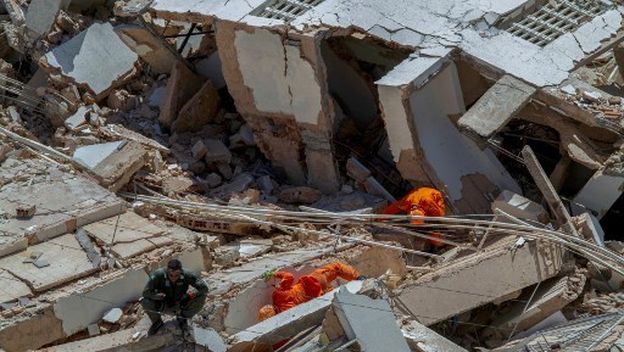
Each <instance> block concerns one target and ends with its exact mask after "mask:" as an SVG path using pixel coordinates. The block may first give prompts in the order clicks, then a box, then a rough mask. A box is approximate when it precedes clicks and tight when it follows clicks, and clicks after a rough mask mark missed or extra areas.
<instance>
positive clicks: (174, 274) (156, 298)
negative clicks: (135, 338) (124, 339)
mask: <svg viewBox="0 0 624 352" xmlns="http://www.w3.org/2000/svg"><path fill="white" fill-rule="evenodd" d="M189 286H191V287H193V288H194V290H193V289H189ZM207 293H208V286H206V283H205V282H204V281H203V280H202V279H201V278H200V277H199V276H198V275H195V274H194V273H192V272H190V271H188V270H185V269H183V268H182V263H181V262H180V261H179V260H177V259H173V260H170V261H169V263H167V269H162V268H161V269H158V270H155V271H154V272H153V273H152V274H151V275H150V278H149V281H148V282H147V285H146V286H145V289H144V290H143V299H142V301H141V305H143V309H144V310H145V312H146V313H147V315H148V316H149V318H150V320H151V321H152V326H151V327H150V328H149V331H148V333H147V334H148V335H150V336H151V335H154V334H155V333H156V332H158V330H159V329H160V328H161V327H162V326H163V321H162V318H161V316H160V315H161V313H163V312H175V313H176V315H177V320H178V325H179V326H180V329H182V331H185V332H186V331H187V330H188V320H189V319H191V318H192V317H193V316H194V315H195V314H197V313H199V311H200V310H201V309H202V307H203V306H204V303H205V301H206V294H207Z"/></svg>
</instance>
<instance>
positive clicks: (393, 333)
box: [332, 287, 410, 352]
mask: <svg viewBox="0 0 624 352" xmlns="http://www.w3.org/2000/svg"><path fill="white" fill-rule="evenodd" d="M332 308H333V312H334V314H335V315H336V317H337V318H338V321H339V322H340V325H341V326H342V329H343V330H344V332H345V336H346V337H347V339H348V341H352V340H357V343H358V344H359V345H360V348H361V349H362V350H365V351H381V350H386V349H388V350H390V351H405V352H407V351H410V349H409V347H408V346H407V342H406V341H405V339H404V338H403V334H402V333H401V330H400V329H399V327H398V325H397V322H396V318H395V316H394V314H393V312H392V309H391V308H390V304H389V303H388V301H386V300H385V299H372V298H370V297H367V296H365V295H356V294H353V293H350V292H349V291H348V290H346V288H344V287H341V288H339V289H338V292H336V295H335V296H334V300H333V303H332Z"/></svg>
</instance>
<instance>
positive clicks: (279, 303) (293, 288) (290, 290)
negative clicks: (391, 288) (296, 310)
mask: <svg viewBox="0 0 624 352" xmlns="http://www.w3.org/2000/svg"><path fill="white" fill-rule="evenodd" d="M358 276H359V274H358V272H357V270H355V269H354V268H353V267H351V266H349V265H347V264H343V263H340V262H335V263H331V264H327V265H325V266H323V267H321V268H319V269H316V270H314V271H313V272H312V273H311V274H310V275H305V276H302V277H301V278H299V280H298V281H297V283H295V284H293V281H294V276H293V275H292V274H291V273H288V272H284V271H278V272H277V273H275V276H274V277H275V278H277V279H280V280H281V281H280V284H279V287H277V288H276V289H275V291H273V305H274V306H275V308H276V310H277V312H278V313H281V312H283V311H285V310H288V309H290V308H292V307H295V306H297V305H299V304H301V303H304V302H307V301H309V300H311V299H313V298H316V297H320V296H322V295H323V294H325V293H326V292H329V291H331V290H332V286H331V283H332V282H333V281H334V280H336V278H338V277H340V278H342V279H344V280H348V281H351V280H355V279H357V277H358Z"/></svg>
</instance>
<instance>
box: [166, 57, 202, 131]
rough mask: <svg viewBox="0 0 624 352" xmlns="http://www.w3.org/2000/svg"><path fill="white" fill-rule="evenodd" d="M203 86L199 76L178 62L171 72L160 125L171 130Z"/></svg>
mask: <svg viewBox="0 0 624 352" xmlns="http://www.w3.org/2000/svg"><path fill="white" fill-rule="evenodd" d="M203 85H204V82H203V80H202V79H201V78H200V77H199V76H197V75H195V74H194V73H193V72H192V71H191V70H190V69H189V68H188V67H186V65H185V64H184V63H183V62H177V63H176V64H175V66H173V69H172V70H171V75H170V76H169V80H168V81H167V88H166V91H165V96H164V100H163V102H162V104H161V106H160V116H159V117H158V120H159V121H160V123H161V124H163V125H164V126H166V127H168V128H171V127H172V125H173V122H174V121H175V120H176V118H177V117H178V114H179V112H180V109H182V107H183V106H184V105H185V104H186V103H187V102H188V101H189V100H190V99H191V98H192V97H193V96H194V95H195V93H197V92H198V91H199V90H200V89H201V88H202V86H203Z"/></svg>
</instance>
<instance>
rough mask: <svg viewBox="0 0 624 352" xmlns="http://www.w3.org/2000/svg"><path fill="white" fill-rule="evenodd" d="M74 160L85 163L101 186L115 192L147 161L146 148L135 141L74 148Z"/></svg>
mask: <svg viewBox="0 0 624 352" xmlns="http://www.w3.org/2000/svg"><path fill="white" fill-rule="evenodd" d="M74 160H77V161H79V162H81V163H83V164H85V165H87V166H88V167H89V169H90V170H91V171H93V173H94V174H95V175H96V176H97V177H98V181H99V182H100V184H101V185H102V186H105V187H107V188H108V189H110V190H112V191H114V192H116V191H118V190H119V189H120V188H122V187H123V186H125V185H126V184H127V183H128V182H129V181H130V178H131V177H132V175H134V174H135V173H136V172H137V171H139V170H140V169H141V168H142V167H143V166H144V165H145V164H146V163H147V150H146V149H145V148H144V147H143V146H142V145H140V144H139V143H137V142H128V141H117V142H110V143H103V144H94V145H88V146H84V147H80V148H78V149H76V151H75V152H74Z"/></svg>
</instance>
